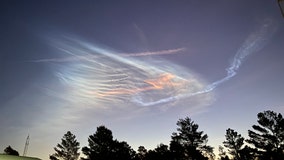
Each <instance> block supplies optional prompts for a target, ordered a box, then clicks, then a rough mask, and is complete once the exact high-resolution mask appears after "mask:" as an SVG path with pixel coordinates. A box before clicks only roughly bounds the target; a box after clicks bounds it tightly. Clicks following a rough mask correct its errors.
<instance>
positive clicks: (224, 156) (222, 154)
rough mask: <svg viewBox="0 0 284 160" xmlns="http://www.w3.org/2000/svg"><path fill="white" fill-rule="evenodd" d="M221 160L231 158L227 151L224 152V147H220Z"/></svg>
mask: <svg viewBox="0 0 284 160" xmlns="http://www.w3.org/2000/svg"><path fill="white" fill-rule="evenodd" d="M218 149H219V157H220V158H219V159H220V160H229V157H228V156H227V154H226V151H225V150H224V147H222V146H219V148H218Z"/></svg>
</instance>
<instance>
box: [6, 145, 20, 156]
mask: <svg viewBox="0 0 284 160" xmlns="http://www.w3.org/2000/svg"><path fill="white" fill-rule="evenodd" d="M4 152H5V154H8V155H14V156H19V152H18V151H16V150H14V149H13V148H12V147H11V146H8V147H6V148H5V149H4Z"/></svg>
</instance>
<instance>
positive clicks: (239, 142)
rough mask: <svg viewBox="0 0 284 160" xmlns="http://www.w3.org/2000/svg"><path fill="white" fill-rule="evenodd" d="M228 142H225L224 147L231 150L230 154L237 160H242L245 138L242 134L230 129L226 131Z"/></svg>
mask: <svg viewBox="0 0 284 160" xmlns="http://www.w3.org/2000/svg"><path fill="white" fill-rule="evenodd" d="M225 137H226V140H225V141H224V142H223V144H224V146H225V147H227V148H228V149H229V153H230V154H231V155H232V156H233V157H234V159H235V160H241V155H240V150H241V148H242V146H243V144H244V138H243V137H242V135H241V134H238V132H236V131H234V130H233V129H231V128H229V129H227V130H226V135H225Z"/></svg>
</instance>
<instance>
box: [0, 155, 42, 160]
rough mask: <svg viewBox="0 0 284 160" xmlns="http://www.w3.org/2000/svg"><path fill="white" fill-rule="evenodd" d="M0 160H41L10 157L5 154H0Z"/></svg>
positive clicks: (37, 159)
mask: <svg viewBox="0 0 284 160" xmlns="http://www.w3.org/2000/svg"><path fill="white" fill-rule="evenodd" d="M0 159H1V160H41V159H39V158H33V157H22V156H11V155H6V154H0Z"/></svg>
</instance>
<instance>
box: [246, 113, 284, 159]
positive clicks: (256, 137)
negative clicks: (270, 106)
mask: <svg viewBox="0 0 284 160" xmlns="http://www.w3.org/2000/svg"><path fill="white" fill-rule="evenodd" d="M257 117H258V120H257V122H258V124H259V125H253V126H252V128H253V129H254V130H255V131H252V130H248V135H249V139H248V140H247V142H248V143H250V144H252V145H254V146H255V148H256V149H257V151H256V154H258V156H259V158H260V159H263V160H264V159H266V160H267V159H270V160H280V159H284V120H283V117H282V115H281V114H280V113H279V114H277V113H276V112H273V111H270V110H268V111H264V112H260V113H258V114H257Z"/></svg>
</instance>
